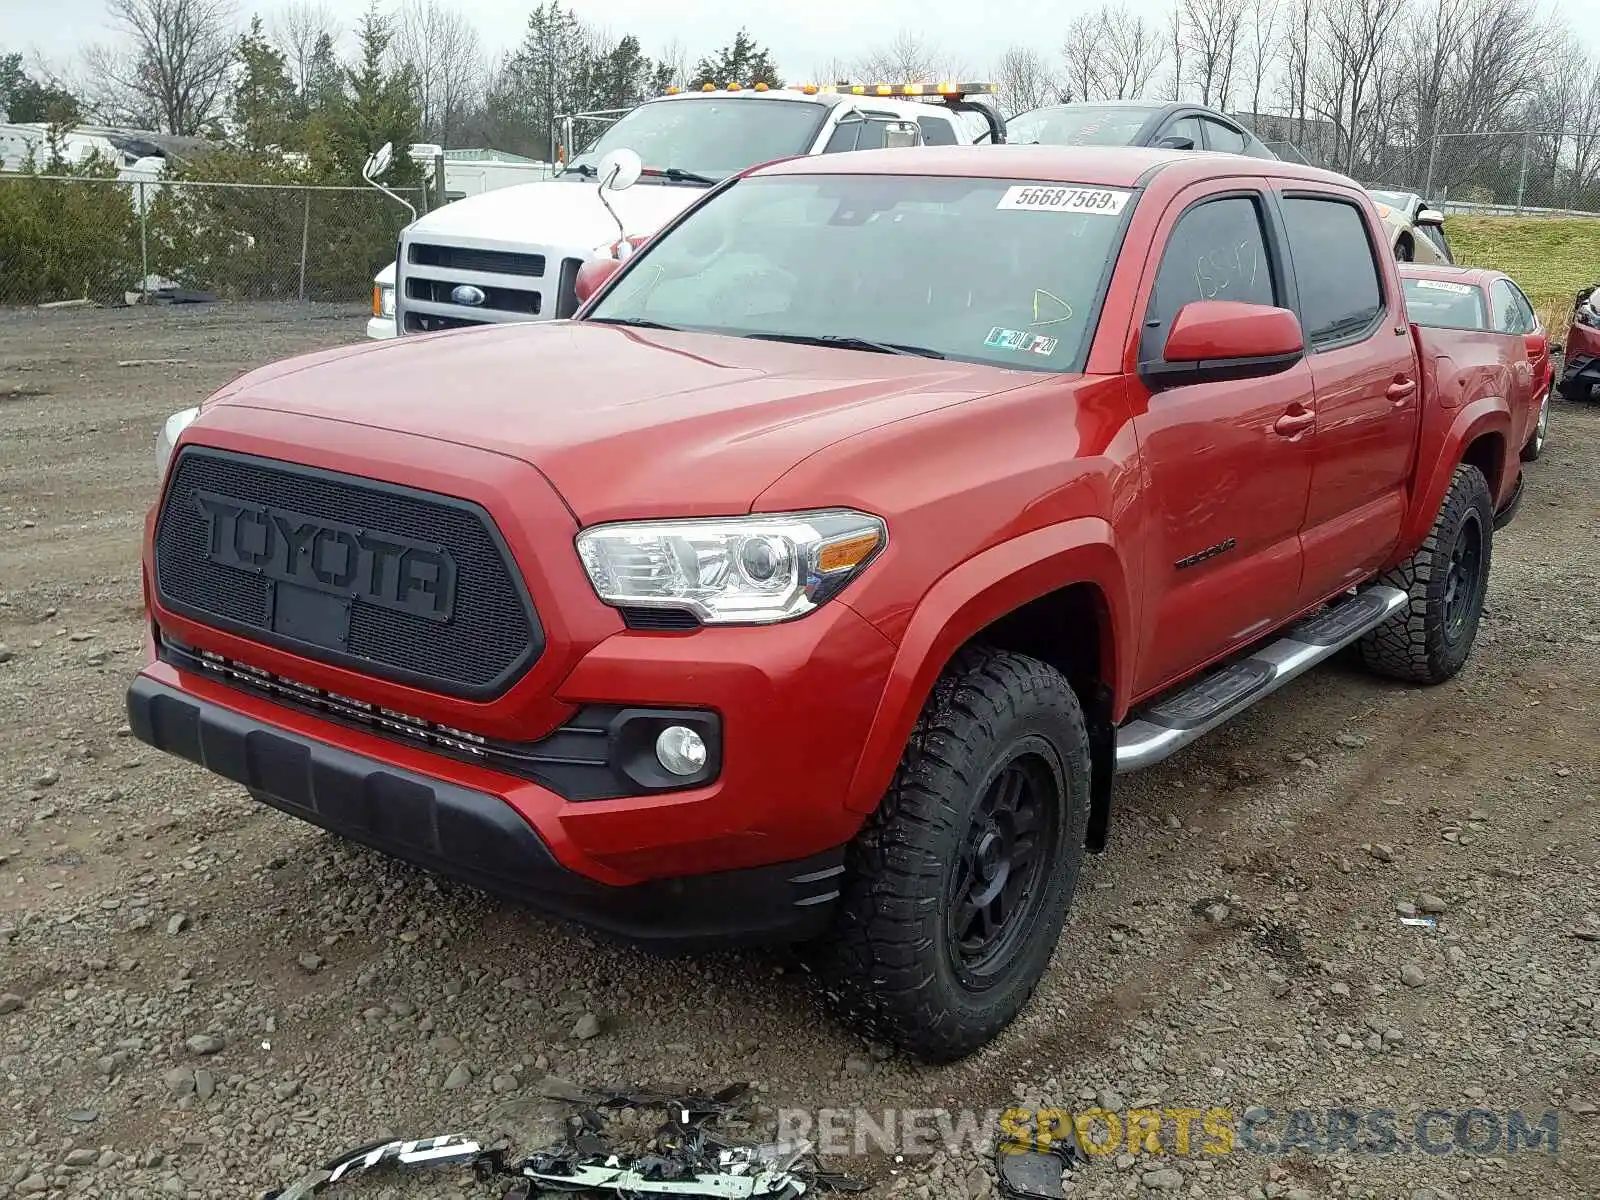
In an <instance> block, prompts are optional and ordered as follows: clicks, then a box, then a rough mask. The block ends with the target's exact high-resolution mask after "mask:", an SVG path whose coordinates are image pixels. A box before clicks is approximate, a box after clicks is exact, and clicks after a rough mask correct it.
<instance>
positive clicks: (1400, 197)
mask: <svg viewBox="0 0 1600 1200" xmlns="http://www.w3.org/2000/svg"><path fill="white" fill-rule="evenodd" d="M1367 194H1368V195H1370V196H1371V197H1372V198H1373V199H1374V200H1376V201H1377V202H1378V203H1379V204H1387V205H1388V206H1389V207H1390V208H1398V209H1401V210H1402V211H1403V210H1405V209H1407V208H1410V207H1411V199H1412V198H1411V196H1410V195H1409V194H1407V193H1405V192H1368V193H1367Z"/></svg>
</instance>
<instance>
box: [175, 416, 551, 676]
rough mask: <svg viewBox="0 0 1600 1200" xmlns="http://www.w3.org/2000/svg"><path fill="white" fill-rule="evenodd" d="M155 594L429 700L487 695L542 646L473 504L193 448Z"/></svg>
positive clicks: (497, 542) (490, 528)
mask: <svg viewBox="0 0 1600 1200" xmlns="http://www.w3.org/2000/svg"><path fill="white" fill-rule="evenodd" d="M219 514H220V515H219ZM240 514H243V515H240ZM297 536H298V538H299V540H300V543H301V544H300V545H299V547H298V549H296V548H295V545H294V538H295V537H297ZM402 576H403V577H402ZM352 581H353V582H352ZM155 587H156V593H157V595H158V596H159V598H160V600H161V602H162V604H163V605H164V606H165V607H167V608H168V609H170V610H171V611H172V612H175V613H177V614H178V615H180V616H184V617H187V618H189V619H191V620H194V621H199V622H201V623H203V624H207V625H212V626H214V627H216V628H218V629H223V630H227V631H228V632H231V633H236V634H239V635H240V636H243V637H248V638H250V639H252V640H254V641H259V642H262V643H265V644H267V645H274V646H278V647H280V648H282V649H285V650H289V651H292V652H294V653H296V654H301V655H304V656H305V657H307V658H313V659H319V660H322V661H325V662H330V663H334V664H336V665H339V666H343V667H348V668H350V669H353V670H357V671H361V672H364V673H366V674H370V675H374V676H378V677H381V678H385V679H392V680H395V681H397V682H402V683H407V684H411V685H413V686H417V687H422V688H426V689H428V690H430V691H435V692H440V693H443V694H445V695H453V696H462V697H468V698H473V699H485V698H488V697H491V696H494V695H498V694H499V693H501V692H503V691H504V690H505V689H506V688H508V687H509V686H510V685H511V684H512V683H513V682H514V681H515V680H516V679H517V678H518V677H520V676H521V675H522V674H523V673H524V672H526V670H527V669H528V667H529V666H530V665H532V663H533V662H534V660H535V659H536V658H537V657H538V656H539V654H540V652H542V651H543V649H544V636H543V631H542V630H541V628H540V626H539V621H538V618H537V616H536V615H535V613H534V610H533V605H532V602H531V600H530V599H529V597H528V594H527V589H526V588H525V586H524V585H523V582H522V579H521V576H520V574H519V573H518V572H517V570H516V568H515V565H514V564H513V562H512V560H511V556H510V553H509V551H508V550H507V548H506V545H505V543H504V541H503V539H502V538H501V537H500V534H499V531H498V530H497V529H496V528H495V526H494V524H493V522H492V521H491V520H490V519H489V517H488V514H486V513H485V512H484V511H483V510H482V509H481V508H479V507H478V506H477V505H476V504H473V503H471V502H469V501H465V500H460V499H456V498H454V497H450V496H441V495H437V494H435V493H431V492H420V491H414V490H412V489H410V488H403V487H399V486H396V485H393V484H387V483H380V482H377V481H374V480H370V479H361V478H358V477H354V476H348V475H340V474H335V473H333V472H329V471H319V470H316V469H314V468H310V467H303V466H298V465H295V464H290V463H285V462H279V461H276V460H273V459H265V458H256V457H253V456H250V455H243V454H234V453H230V452H227V451H221V450H213V449H210V448H207V447H198V446H190V447H185V448H184V450H183V451H182V452H181V453H180V454H179V456H178V460H177V463H176V464H175V465H174V467H173V470H172V481H171V484H170V486H169V487H168V489H167V492H166V495H165V497H164V498H163V501H162V506H161V512H160V516H159V518H158V520H157V524H156V541H155Z"/></svg>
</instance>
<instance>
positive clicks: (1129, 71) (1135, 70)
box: [1101, 4, 1167, 100]
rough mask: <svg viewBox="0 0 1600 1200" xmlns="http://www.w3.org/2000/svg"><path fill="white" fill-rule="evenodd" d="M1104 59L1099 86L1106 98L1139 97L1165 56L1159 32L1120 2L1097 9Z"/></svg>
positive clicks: (1125, 98)
mask: <svg viewBox="0 0 1600 1200" xmlns="http://www.w3.org/2000/svg"><path fill="white" fill-rule="evenodd" d="M1101 20H1102V24H1103V26H1104V30H1105V50H1106V60H1105V68H1104V72H1103V75H1104V79H1103V86H1104V90H1105V94H1106V96H1107V98H1108V99H1112V100H1142V99H1144V94H1145V93H1146V92H1147V91H1149V90H1150V84H1151V82H1152V81H1153V80H1154V79H1155V75H1156V72H1157V71H1158V70H1160V69H1161V63H1162V61H1163V60H1164V59H1165V58H1166V55H1167V51H1166V47H1165V46H1163V45H1162V44H1161V31H1160V30H1159V29H1158V28H1157V27H1156V26H1155V25H1154V24H1153V23H1151V22H1148V21H1146V20H1145V19H1144V18H1143V17H1142V16H1140V15H1139V14H1137V13H1130V12H1129V11H1128V10H1127V8H1125V7H1124V6H1123V5H1122V4H1112V5H1108V6H1107V7H1105V8H1103V9H1102V10H1101Z"/></svg>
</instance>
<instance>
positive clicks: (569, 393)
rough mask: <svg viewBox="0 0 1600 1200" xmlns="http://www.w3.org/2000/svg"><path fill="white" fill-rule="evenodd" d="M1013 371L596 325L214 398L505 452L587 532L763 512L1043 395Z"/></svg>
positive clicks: (316, 367)
mask: <svg viewBox="0 0 1600 1200" xmlns="http://www.w3.org/2000/svg"><path fill="white" fill-rule="evenodd" d="M1037 379H1038V376H1037V375H1035V374H1032V373H1021V372H1013V371H1006V370H1003V369H1001V368H998V367H986V366H977V365H973V364H969V363H952V362H941V361H939V360H936V359H921V358H910V357H899V356H893V355H881V354H871V353H863V352H859V351H850V350H835V349H831V348H824V347H811V346H794V345H786V344H783V343H777V342H764V341H752V340H749V339H744V338H732V337H719V336H715V335H711V334H694V333H665V332H656V331H648V330H641V329H625V328H621V327H618V326H606V325H598V324H588V323H583V322H552V323H547V324H523V325H501V326H485V327H479V328H475V329H471V330H462V331H457V332H452V333H448V334H443V335H436V336H420V337H419V336H408V337H404V338H400V339H397V340H395V341H392V342H384V343H369V344H366V345H362V346H356V347H349V348H345V349H340V350H334V351H325V352H322V353H320V354H313V355H308V356H306V357H303V358H297V359H290V360H287V361H285V362H280V363H274V364H272V365H271V366H267V367H263V368H261V369H260V370H258V371H253V372H251V373H249V374H247V375H244V376H242V377H240V378H239V379H237V380H235V381H234V382H233V383H232V384H229V385H228V386H227V387H226V388H224V389H223V390H222V391H221V392H219V393H218V394H217V395H216V396H215V397H213V399H212V400H211V401H209V402H208V408H209V407H210V406H212V405H216V406H230V405H239V406H245V407H250V408H258V409H268V410H273V411H278V412H290V413H298V414H304V415H307V416H312V417H319V418H324V419H327V420H333V421H343V422H347V423H351V424H356V425H366V426H372V427H375V428H381V429H389V430H395V431H398V432H402V433H410V434H415V435H418V436H421V437H426V438H432V439H435V440H437V441H440V442H455V443H460V444H464V445H469V446H473V447H481V448H483V449H488V450H494V451H497V452H499V453H502V454H507V455H510V456H512V457H515V458H519V459H521V460H523V461H524V462H527V463H529V464H531V465H532V466H534V467H536V468H538V469H539V470H540V471H542V472H543V473H544V474H545V475H546V476H547V477H548V478H549V479H550V481H551V482H552V483H553V484H554V485H555V487H556V488H557V490H559V491H560V493H561V494H562V496H563V497H564V498H565V499H566V501H567V503H568V504H569V505H570V506H571V507H572V509H573V510H574V512H575V513H576V514H577V516H578V518H579V520H580V521H581V522H583V523H585V524H589V523H593V522H597V521H605V520H614V519H617V518H620V517H647V516H679V517H688V516H701V515H716V514H725V513H730V512H744V511H747V510H748V509H749V507H750V505H751V504H752V503H753V502H754V500H755V498H756V497H757V496H759V495H760V494H761V492H762V491H763V490H765V489H766V488H767V487H768V486H769V485H770V484H771V483H772V482H773V481H774V480H775V479H777V478H778V476H780V475H782V474H783V472H785V471H786V470H788V469H789V468H790V467H792V466H794V465H795V464H796V463H798V462H800V461H801V460H802V459H804V458H806V457H807V456H808V455H810V454H813V453H815V452H816V451H818V450H820V449H822V448H824V447H825V446H827V445H829V444H830V443H832V442H835V441H837V440H839V439H840V438H843V437H848V436H849V435H851V434H853V433H858V432H861V431H863V430H866V429H870V428H873V427H875V426H878V425H882V424H885V423H887V422H889V421H895V420H900V419H903V418H906V417H910V416H915V415H918V414H920V413H925V412H929V411H931V410H933V409H937V408H943V407H946V406H948V405H951V404H957V403H960V402H962V401H965V400H971V399H973V398H975V397H978V396H983V395H987V394H990V393H993V392H996V391H1002V390H1006V389H1009V388H1012V387H1018V386H1022V385H1023V384H1026V383H1031V382H1036V381H1037Z"/></svg>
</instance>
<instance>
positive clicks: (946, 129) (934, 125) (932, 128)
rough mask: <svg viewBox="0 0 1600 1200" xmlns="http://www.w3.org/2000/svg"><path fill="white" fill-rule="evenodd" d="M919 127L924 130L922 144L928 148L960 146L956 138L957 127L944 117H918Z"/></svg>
mask: <svg viewBox="0 0 1600 1200" xmlns="http://www.w3.org/2000/svg"><path fill="white" fill-rule="evenodd" d="M917 125H918V127H919V128H921V130H922V142H923V145H926V146H955V145H959V144H960V139H959V138H958V137H956V130H955V126H954V125H952V124H951V123H950V122H949V121H946V120H945V119H944V118H943V117H918V118H917Z"/></svg>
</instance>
